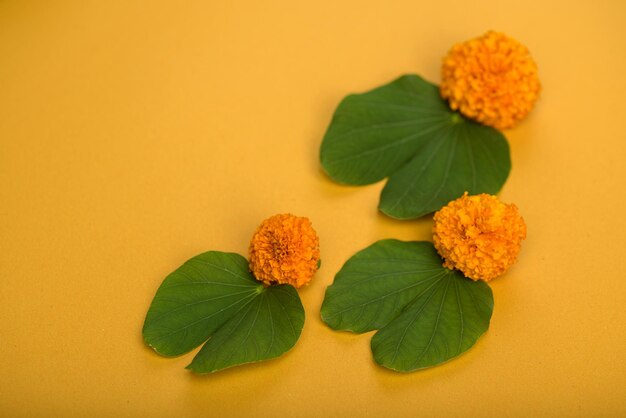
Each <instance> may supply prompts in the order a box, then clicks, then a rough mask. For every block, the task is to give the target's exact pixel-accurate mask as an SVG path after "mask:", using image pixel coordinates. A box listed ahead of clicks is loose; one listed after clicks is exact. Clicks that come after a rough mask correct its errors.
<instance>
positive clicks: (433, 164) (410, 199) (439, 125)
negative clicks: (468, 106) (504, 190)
mask: <svg viewBox="0 0 626 418" xmlns="http://www.w3.org/2000/svg"><path fill="white" fill-rule="evenodd" d="M320 161H321V164H322V167H323V169H324V171H325V172H326V173H327V174H328V175H329V176H330V177H331V178H332V179H333V180H335V181H337V182H340V183H345V184H351V185H364V184H371V183H374V182H377V181H379V180H382V179H384V178H386V177H389V180H388V182H387V184H386V186H385V188H384V190H383V192H382V194H381V198H380V204H379V209H380V210H381V211H382V212H383V213H385V214H387V215H389V216H391V217H394V218H398V219H409V218H417V217H420V216H423V215H425V214H427V213H430V212H433V211H435V210H437V209H439V208H441V207H442V206H444V205H445V204H447V203H448V202H449V201H451V200H454V199H455V198H457V197H459V196H461V195H462V194H463V193H464V192H466V191H467V192H468V193H470V194H478V193H490V194H496V193H497V192H498V191H499V190H500V188H501V187H502V185H503V184H504V182H505V181H506V179H507V177H508V175H509V171H510V170H511V159H510V154H509V145H508V143H507V141H506V138H504V136H503V135H502V134H501V133H500V132H499V131H497V130H496V129H494V128H491V127H487V126H484V125H481V124H479V123H476V122H473V121H471V120H469V119H466V118H465V117H463V116H462V115H461V114H459V113H457V112H454V111H452V110H451V109H450V108H449V107H448V105H447V103H446V102H445V101H444V100H443V99H442V98H441V97H440V95H439V90H438V88H437V86H436V85H434V84H431V83H429V82H427V81H425V80H424V79H422V78H421V77H419V76H417V75H406V76H403V77H400V78H398V79H397V80H395V81H393V82H391V83H389V84H387V85H384V86H382V87H379V88H377V89H374V90H372V91H369V92H367V93H363V94H356V95H350V96H348V97H346V98H345V99H344V100H343V101H342V102H341V103H340V104H339V106H338V108H337V110H336V111H335V114H334V116H333V119H332V121H331V123H330V126H329V127H328V130H327V131H326V134H325V136H324V139H323V141H322V145H321V149H320Z"/></svg>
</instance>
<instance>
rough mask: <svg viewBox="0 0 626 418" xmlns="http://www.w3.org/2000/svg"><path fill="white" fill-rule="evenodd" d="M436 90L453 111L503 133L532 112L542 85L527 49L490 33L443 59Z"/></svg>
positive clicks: (460, 46) (457, 47) (462, 46)
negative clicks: (502, 130) (438, 85)
mask: <svg viewBox="0 0 626 418" xmlns="http://www.w3.org/2000/svg"><path fill="white" fill-rule="evenodd" d="M439 91H440V93H441V96H442V97H443V98H444V99H446V100H448V103H449V105H450V107H451V108H452V109H453V110H459V111H460V112H461V113H462V114H463V115H465V116H467V117H468V118H471V119H474V120H476V121H478V122H480V123H483V124H485V125H489V126H493V127H494V128H497V129H507V128H512V127H513V126H515V125H516V124H517V123H518V122H519V121H520V120H522V119H523V118H524V117H526V115H527V114H528V113H529V112H530V111H531V110H532V108H533V106H534V104H535V101H536V100H537V98H538V97H539V93H540V91H541V84H540V82H539V77H538V75H537V64H536V63H535V61H534V60H533V59H532V57H531V56H530V53H529V51H528V49H527V48H526V47H525V46H524V45H522V44H521V43H519V42H518V41H516V40H515V39H513V38H510V37H508V36H506V35H504V34H502V33H498V32H494V31H489V32H487V33H486V34H485V35H483V36H481V37H479V38H476V39H472V40H469V41H466V42H464V43H461V44H457V45H455V46H453V47H452V48H451V49H450V51H449V52H448V55H447V56H446V57H445V58H444V59H443V66H442V71H441V86H440V87H439Z"/></svg>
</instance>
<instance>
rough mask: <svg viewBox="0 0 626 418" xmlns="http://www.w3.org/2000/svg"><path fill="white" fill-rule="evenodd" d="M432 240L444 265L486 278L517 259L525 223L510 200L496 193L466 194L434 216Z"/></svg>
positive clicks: (470, 275)
mask: <svg viewBox="0 0 626 418" xmlns="http://www.w3.org/2000/svg"><path fill="white" fill-rule="evenodd" d="M433 220H434V225H433V242H434V244H435V248H436V249H437V251H438V252H439V255H441V257H443V259H444V264H443V265H444V267H446V268H449V269H458V270H460V271H461V272H462V273H463V274H464V275H465V276H466V277H469V278H470V279H472V280H485V281H489V280H491V279H493V278H495V277H498V276H500V275H502V274H503V273H504V272H505V271H506V270H507V269H508V268H509V267H510V266H511V265H513V264H514V263H515V261H516V260H517V255H518V254H519V251H520V246H521V242H522V240H523V239H525V238H526V224H525V223H524V219H523V218H522V217H521V216H520V214H519V212H518V210H517V207H516V206H515V205H513V204H505V203H502V202H501V201H500V200H498V198H497V197H496V196H491V195H488V194H479V195H475V196H468V194H467V192H465V194H464V195H463V196H462V197H460V198H458V199H456V200H454V201H452V202H450V203H449V204H448V205H447V206H445V207H443V208H442V209H441V210H439V211H438V212H437V213H435V216H434V218H433Z"/></svg>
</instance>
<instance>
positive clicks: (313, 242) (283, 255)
mask: <svg viewBox="0 0 626 418" xmlns="http://www.w3.org/2000/svg"><path fill="white" fill-rule="evenodd" d="M319 259H320V249H319V238H318V236H317V234H316V232H315V230H314V229H313V227H312V225H311V221H309V219H308V218H304V217H298V216H294V215H291V214H281V215H274V216H272V217H270V218H268V219H266V220H264V221H263V222H262V223H261V225H260V226H259V228H258V229H257V231H256V232H255V233H254V235H253V236H252V240H251V242H250V247H249V258H248V262H249V266H250V271H251V272H252V274H253V275H254V276H255V277H256V279H257V280H259V281H261V282H263V283H265V284H266V285H268V286H269V285H272V284H290V285H292V286H294V287H296V288H298V287H301V286H304V285H306V284H308V283H309V281H311V279H312V278H313V275H314V274H315V272H316V271H317V268H318V262H319Z"/></svg>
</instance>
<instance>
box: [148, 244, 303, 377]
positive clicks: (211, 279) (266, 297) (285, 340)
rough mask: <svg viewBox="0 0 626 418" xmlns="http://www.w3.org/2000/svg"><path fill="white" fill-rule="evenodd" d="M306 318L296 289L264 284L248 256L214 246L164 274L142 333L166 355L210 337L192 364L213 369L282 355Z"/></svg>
mask: <svg viewBox="0 0 626 418" xmlns="http://www.w3.org/2000/svg"><path fill="white" fill-rule="evenodd" d="M303 324H304V309H303V308H302V304H301V302H300V299H299V297H298V294H297V292H296V290H295V289H293V288H292V287H291V286H275V287H274V286H273V287H269V288H265V287H264V286H263V285H262V284H261V283H260V282H258V281H256V280H255V279H254V277H253V276H252V275H251V273H250V272H249V270H248V262H247V260H246V259H245V258H244V257H242V256H241V255H239V254H233V253H222V252H217V251H210V252H206V253H204V254H200V255H198V256H196V257H194V258H192V259H190V260H189V261H187V262H186V263H185V264H183V265H182V266H181V267H179V268H178V269H177V270H176V271H174V272H173V273H171V274H170V275H169V276H167V277H166V278H165V280H164V281H163V283H162V284H161V286H160V287H159V289H158V291H157V293H156V295H155V297H154V299H153V301H152V304H151V305H150V308H149V310H148V313H147V315H146V320H145V322H144V327H143V337H144V340H145V342H146V344H148V345H149V346H150V347H152V348H154V350H155V351H156V352H157V353H159V354H161V355H165V356H177V355H181V354H184V353H186V352H188V351H190V350H193V349H194V348H196V347H198V346H199V345H200V344H202V343H204V342H205V341H207V339H208V340H209V342H208V343H207V345H206V349H204V348H203V350H201V351H200V353H198V356H197V358H196V359H194V361H193V363H192V364H191V365H190V368H191V369H192V370H194V371H198V372H210V371H215V370H220V369H223V368H226V367H230V366H234V365H237V364H242V363H248V362H251V361H259V360H265V359H269V358H274V357H277V356H279V355H280V354H282V353H284V352H286V351H287V350H289V349H290V348H291V347H292V346H293V345H294V344H295V343H296V341H297V340H298V338H299V336H300V332H301V331H302V326H303ZM234 342H237V344H239V346H237V347H234V346H233V343H234ZM233 347H234V348H233Z"/></svg>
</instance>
